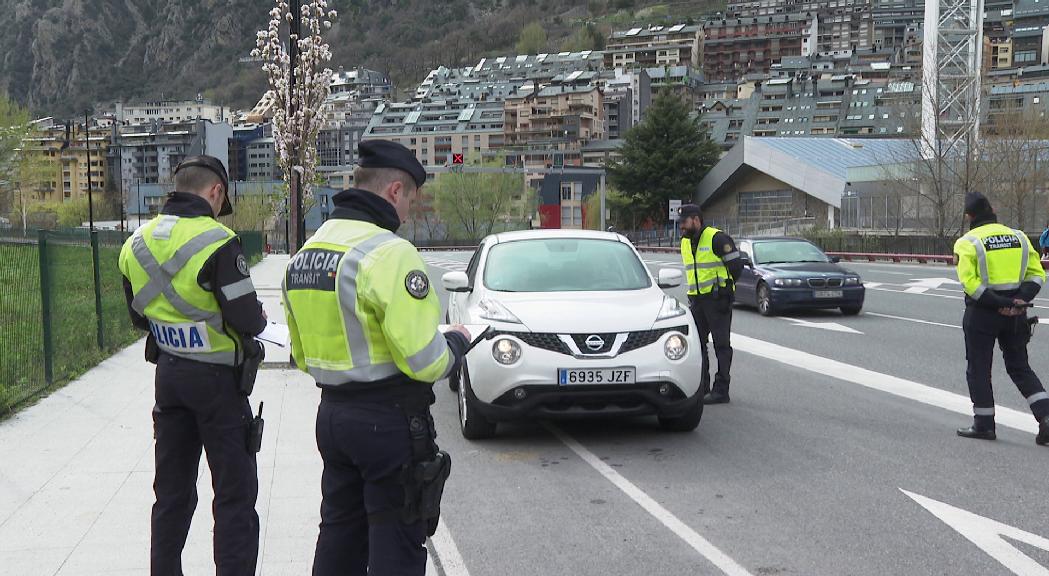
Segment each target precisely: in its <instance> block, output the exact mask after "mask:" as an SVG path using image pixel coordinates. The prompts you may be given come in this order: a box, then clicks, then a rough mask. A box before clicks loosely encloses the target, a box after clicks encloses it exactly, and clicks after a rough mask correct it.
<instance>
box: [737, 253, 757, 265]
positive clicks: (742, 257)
mask: <svg viewBox="0 0 1049 576" xmlns="http://www.w3.org/2000/svg"><path fill="white" fill-rule="evenodd" d="M739 261H740V262H742V263H743V265H744V266H746V267H747V268H753V267H754V263H753V262H751V261H750V256H747V255H746V254H740V255H739Z"/></svg>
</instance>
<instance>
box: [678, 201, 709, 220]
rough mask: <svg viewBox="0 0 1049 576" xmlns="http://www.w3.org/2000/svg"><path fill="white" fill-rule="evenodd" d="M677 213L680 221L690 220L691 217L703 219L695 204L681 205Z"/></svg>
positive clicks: (701, 212) (701, 211)
mask: <svg viewBox="0 0 1049 576" xmlns="http://www.w3.org/2000/svg"><path fill="white" fill-rule="evenodd" d="M677 213H678V216H680V217H681V219H682V220H684V219H685V218H691V217H692V216H699V217H700V218H702V217H703V210H701V209H700V208H699V206H698V205H696V204H682V205H681V207H680V208H678V209H677Z"/></svg>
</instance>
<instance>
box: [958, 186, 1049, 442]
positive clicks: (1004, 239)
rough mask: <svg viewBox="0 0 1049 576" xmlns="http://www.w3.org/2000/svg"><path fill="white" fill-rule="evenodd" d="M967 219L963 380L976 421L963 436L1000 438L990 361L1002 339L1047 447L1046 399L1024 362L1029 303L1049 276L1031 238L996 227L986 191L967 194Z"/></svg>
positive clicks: (961, 262)
mask: <svg viewBox="0 0 1049 576" xmlns="http://www.w3.org/2000/svg"><path fill="white" fill-rule="evenodd" d="M965 215H966V217H967V219H968V220H969V222H970V230H969V233H968V234H966V235H965V236H962V237H961V238H960V239H958V241H957V242H955V244H954V254H955V258H956V260H957V262H958V279H959V280H960V281H961V283H962V286H963V288H964V289H965V317H964V320H963V322H962V328H963V330H964V332H965V356H966V358H967V359H968V364H969V365H968V368H967V370H966V374H965V375H966V380H967V381H968V384H969V397H970V398H971V399H972V402H973V413H974V415H975V416H974V419H973V420H974V421H973V425H972V426H970V427H968V428H962V429H960V430H958V435H959V436H962V437H964V438H979V439H983V440H994V439H995V430H994V392H993V391H992V390H991V361H992V359H993V357H994V344H995V342H996V341H997V342H998V345H999V346H1000V347H1001V349H1002V358H1003V359H1004V360H1005V368H1006V370H1007V371H1008V372H1009V377H1010V378H1012V380H1013V383H1014V384H1016V387H1017V388H1019V389H1020V393H1022V394H1023V395H1024V397H1026V398H1027V402H1028V404H1030V406H1031V411H1032V412H1033V413H1034V417H1035V419H1036V420H1038V423H1039V432H1038V436H1037V437H1036V438H1035V441H1036V442H1037V443H1038V444H1040V445H1045V444H1049V394H1046V392H1045V389H1044V388H1043V387H1042V383H1041V382H1040V381H1039V380H1038V376H1037V375H1036V374H1035V373H1034V371H1033V370H1031V365H1030V364H1029V363H1028V361H1027V343H1028V341H1030V339H1031V327H1030V324H1029V323H1028V319H1027V312H1026V306H1027V304H1028V303H1029V302H1031V301H1032V300H1034V297H1035V296H1036V295H1037V294H1038V292H1039V290H1041V287H1042V284H1043V283H1044V282H1045V272H1044V271H1043V270H1042V264H1041V262H1040V261H1039V260H1038V253H1037V252H1036V251H1035V250H1034V249H1033V248H1032V246H1031V242H1030V239H1028V238H1027V235H1026V234H1024V233H1023V232H1022V231H1019V230H1012V229H1011V228H1008V227H1006V226H1003V225H1001V224H999V223H998V218H997V217H996V216H995V214H994V210H993V209H992V208H991V203H990V202H989V201H988V200H987V198H985V197H984V196H983V195H982V194H979V193H973V194H969V195H968V196H966V198H965Z"/></svg>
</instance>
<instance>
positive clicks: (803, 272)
mask: <svg viewBox="0 0 1049 576" xmlns="http://www.w3.org/2000/svg"><path fill="white" fill-rule="evenodd" d="M739 249H740V251H741V252H742V254H743V258H744V263H745V266H744V268H743V275H742V276H740V278H739V282H738V283H737V284H736V303H738V304H744V305H747V306H756V307H757V309H758V311H759V312H761V313H762V314H763V315H765V316H770V315H773V314H776V313H777V312H780V311H783V310H787V309H792V308H794V309H797V308H808V309H813V308H840V309H841V311H842V313H843V314H845V315H847V316H852V315H855V314H859V313H860V310H861V309H862V308H863V296H864V288H863V280H861V279H860V276H859V274H856V273H855V272H853V271H851V270H848V269H847V268H845V267H843V266H841V265H840V264H838V259H837V258H830V257H829V256H827V255H826V254H824V253H823V251H822V250H820V249H819V248H817V247H816V246H815V245H814V244H812V243H811V242H809V241H807V240H802V239H799V238H754V239H746V240H741V241H739Z"/></svg>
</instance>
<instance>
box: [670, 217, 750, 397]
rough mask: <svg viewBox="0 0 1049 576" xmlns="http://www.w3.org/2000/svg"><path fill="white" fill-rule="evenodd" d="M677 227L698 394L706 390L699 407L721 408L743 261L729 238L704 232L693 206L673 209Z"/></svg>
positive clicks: (707, 228)
mask: <svg viewBox="0 0 1049 576" xmlns="http://www.w3.org/2000/svg"><path fill="white" fill-rule="evenodd" d="M678 214H679V215H680V218H679V219H678V220H679V222H680V226H681V259H682V261H683V262H684V265H685V277H686V279H687V280H688V303H689V307H690V308H691V310H692V317H693V318H695V320H696V328H697V329H698V330H699V341H700V345H701V346H702V352H703V354H702V370H703V376H702V389H703V390H710V393H709V394H707V395H706V396H705V397H704V398H703V403H704V404H726V403H728V401H729V395H728V388H729V382H730V380H731V376H730V371H731V369H732V342H731V334H732V301H733V294H734V293H735V288H736V280H738V279H739V276H740V274H742V273H743V260H742V259H740V253H739V251H738V250H737V249H736V243H735V242H734V241H733V240H732V237H730V236H729V235H728V234H726V233H724V232H722V231H721V230H718V229H717V228H714V227H713V226H707V225H706V224H705V223H704V222H703V211H702V210H700V208H699V206H697V205H695V204H685V205H684V206H681V207H680V208H678ZM708 335H709V336H712V337H713V339H714V355H715V356H716V357H717V360H718V370H717V374H716V375H715V376H714V387H713V389H712V390H711V389H710V388H709V386H710V359H709V357H708V354H707V338H708Z"/></svg>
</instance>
